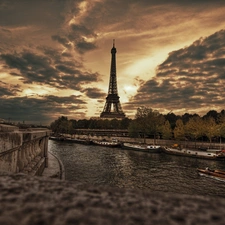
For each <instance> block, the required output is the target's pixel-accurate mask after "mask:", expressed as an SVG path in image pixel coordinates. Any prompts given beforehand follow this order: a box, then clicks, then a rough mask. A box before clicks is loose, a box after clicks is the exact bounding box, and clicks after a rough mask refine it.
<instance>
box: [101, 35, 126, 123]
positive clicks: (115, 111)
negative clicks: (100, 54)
mask: <svg viewBox="0 0 225 225" xmlns="http://www.w3.org/2000/svg"><path fill="white" fill-rule="evenodd" d="M111 54H112V58H111V69H110V80H109V90H108V96H107V97H106V103H105V106H104V109H103V112H102V113H101V115H100V117H102V118H111V119H114V118H115V119H118V118H119V119H121V118H125V114H124V113H123V111H122V107H121V105H120V100H119V98H120V97H119V96H118V91H117V80H116V48H115V39H113V47H112V49H111Z"/></svg>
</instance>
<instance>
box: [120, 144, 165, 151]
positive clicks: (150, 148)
mask: <svg viewBox="0 0 225 225" xmlns="http://www.w3.org/2000/svg"><path fill="white" fill-rule="evenodd" d="M122 148H123V149H127V150H134V151H142V152H149V153H160V152H161V151H162V149H161V147H160V146H154V145H151V146H150V145H139V144H131V143H123V144H122Z"/></svg>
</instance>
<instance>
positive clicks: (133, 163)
mask: <svg viewBox="0 0 225 225" xmlns="http://www.w3.org/2000/svg"><path fill="white" fill-rule="evenodd" d="M49 151H51V152H52V153H54V154H55V155H56V156H58V157H59V158H60V159H61V161H62V163H63V165H64V167H65V175H66V180H70V181H74V182H76V183H81V184H92V185H107V186H113V187H120V188H128V189H142V190H144V189H147V190H151V191H160V192H161V191H163V192H173V193H182V194H198V195H213V196H220V197H223V198H224V197H225V182H221V181H218V180H214V179H211V178H208V177H203V176H199V175H198V173H197V168H205V167H209V168H212V169H221V170H225V162H222V161H213V160H205V159H195V158H189V157H182V156H173V155H167V154H164V153H145V152H137V151H131V150H123V149H121V148H108V147H101V146H94V145H82V144H76V143H66V142H57V141H53V140H49Z"/></svg>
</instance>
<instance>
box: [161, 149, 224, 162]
mask: <svg viewBox="0 0 225 225" xmlns="http://www.w3.org/2000/svg"><path fill="white" fill-rule="evenodd" d="M163 151H164V152H165V153H167V154H172V155H179V156H188V157H194V158H201V159H213V160H225V152H224V151H223V150H222V151H221V150H217V151H214V152H209V151H201V150H191V149H186V148H169V147H165V148H164V149H163Z"/></svg>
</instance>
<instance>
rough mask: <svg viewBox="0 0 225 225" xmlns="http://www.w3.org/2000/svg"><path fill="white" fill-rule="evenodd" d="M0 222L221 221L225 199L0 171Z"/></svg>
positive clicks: (169, 224)
mask: <svg viewBox="0 0 225 225" xmlns="http://www.w3.org/2000/svg"><path fill="white" fill-rule="evenodd" d="M0 202H1V204H0V224H4V225H6V224H10V225H17V224H20V225H30V224H32V225H39V224H43V225H64V224H82V225H90V224H92V225H96V224H97V225H115V224H116V225H128V224H129V225H180V224H182V225H190V224H197V225H212V224H217V225H223V224H224V221H225V214H224V211H225V199H224V198H218V197H212V196H211V197H210V196H197V195H191V196H190V195H180V194H175V193H162V192H160V193H159V192H152V191H151V190H134V189H132V190H125V189H119V188H112V187H106V186H104V187H99V186H87V185H81V184H76V183H74V182H68V181H60V180H58V179H45V178H40V177H34V176H27V175H24V174H13V175H12V174H1V173H0Z"/></svg>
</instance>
